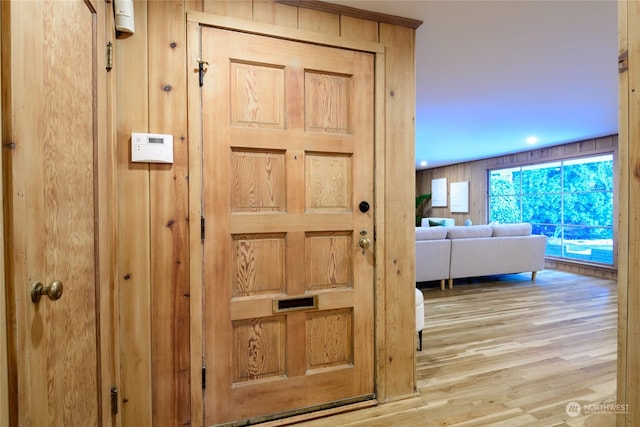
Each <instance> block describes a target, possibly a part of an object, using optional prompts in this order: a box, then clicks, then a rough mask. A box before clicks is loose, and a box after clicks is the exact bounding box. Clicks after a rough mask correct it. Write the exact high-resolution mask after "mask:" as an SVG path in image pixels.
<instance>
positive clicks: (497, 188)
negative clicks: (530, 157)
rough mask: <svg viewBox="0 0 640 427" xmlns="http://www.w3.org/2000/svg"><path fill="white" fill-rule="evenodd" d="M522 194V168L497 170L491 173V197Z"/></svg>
mask: <svg viewBox="0 0 640 427" xmlns="http://www.w3.org/2000/svg"><path fill="white" fill-rule="evenodd" d="M519 193H520V168H510V169H496V170H492V171H490V172H489V194H490V195H492V196H493V195H514V194H519Z"/></svg>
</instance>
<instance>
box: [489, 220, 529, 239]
mask: <svg viewBox="0 0 640 427" xmlns="http://www.w3.org/2000/svg"><path fill="white" fill-rule="evenodd" d="M491 227H492V228H493V237H505V236H530V235H531V224H529V223H528V222H521V223H518V224H493V225H492V226H491Z"/></svg>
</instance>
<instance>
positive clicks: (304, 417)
mask: <svg viewBox="0 0 640 427" xmlns="http://www.w3.org/2000/svg"><path fill="white" fill-rule="evenodd" d="M376 405H378V401H377V400H376V396H375V394H368V395H364V396H358V397H353V398H350V399H342V400H336V401H333V402H329V403H324V404H321V405H316V406H307V407H305V408H300V409H294V410H291V411H286V412H280V413H278V414H271V415H265V416H262V417H255V418H250V419H246V420H240V421H234V422H231V423H226V424H218V425H217V427H241V426H252V425H258V426H259V427H280V426H288V425H292V424H296V423H300V422H302V421H309V420H314V419H317V418H322V417H327V416H330V415H336V414H340V413H343V412H351V411H356V410H359V409H364V408H370V407H372V406H376Z"/></svg>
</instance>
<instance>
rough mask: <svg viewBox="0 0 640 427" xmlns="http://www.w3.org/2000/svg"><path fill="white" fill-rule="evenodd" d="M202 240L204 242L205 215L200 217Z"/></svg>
mask: <svg viewBox="0 0 640 427" xmlns="http://www.w3.org/2000/svg"><path fill="white" fill-rule="evenodd" d="M200 240H204V215H203V216H201V217H200Z"/></svg>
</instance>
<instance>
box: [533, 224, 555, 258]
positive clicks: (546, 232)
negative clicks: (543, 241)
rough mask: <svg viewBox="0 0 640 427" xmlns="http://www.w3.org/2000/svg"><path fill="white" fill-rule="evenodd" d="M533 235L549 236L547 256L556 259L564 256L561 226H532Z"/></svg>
mask: <svg viewBox="0 0 640 427" xmlns="http://www.w3.org/2000/svg"><path fill="white" fill-rule="evenodd" d="M531 233H532V234H541V235H543V236H547V248H546V250H545V255H548V256H554V257H561V256H562V228H561V227H560V226H557V225H541V224H532V225H531Z"/></svg>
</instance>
